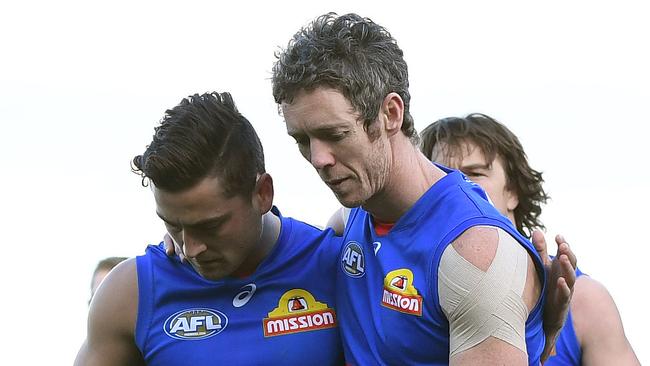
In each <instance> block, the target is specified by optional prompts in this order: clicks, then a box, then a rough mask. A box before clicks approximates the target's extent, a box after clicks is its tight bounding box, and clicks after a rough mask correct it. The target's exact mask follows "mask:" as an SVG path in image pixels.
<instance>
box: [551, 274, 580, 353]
mask: <svg viewBox="0 0 650 366" xmlns="http://www.w3.org/2000/svg"><path fill="white" fill-rule="evenodd" d="M582 275H584V273H582V272H581V271H580V269H578V268H576V278H577V277H580V276H582ZM551 354H552V356H551V357H549V358H548V360H546V362H545V363H544V365H548V366H580V365H581V364H582V349H581V348H580V342H579V341H578V336H576V331H575V329H574V328H573V316H572V315H571V310H569V315H568V316H567V318H566V322H565V323H564V326H563V327H562V330H561V331H560V335H559V336H558V337H557V341H555V350H554V352H552V353H551Z"/></svg>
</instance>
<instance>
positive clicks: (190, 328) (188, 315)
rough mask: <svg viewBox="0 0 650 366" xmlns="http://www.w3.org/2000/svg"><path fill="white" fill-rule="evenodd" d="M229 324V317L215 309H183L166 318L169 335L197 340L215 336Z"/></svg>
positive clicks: (166, 329) (165, 328)
mask: <svg viewBox="0 0 650 366" xmlns="http://www.w3.org/2000/svg"><path fill="white" fill-rule="evenodd" d="M227 325H228V317H227V316H226V315H225V314H224V313H222V312H220V311H218V310H214V309H186V310H181V311H179V312H177V313H175V314H173V315H172V316H170V317H169V318H167V320H165V325H164V326H163V327H164V330H165V333H167V335H168V336H170V337H172V338H175V339H182V340H197V339H205V338H209V337H212V336H215V335H217V334H219V333H221V332H223V330H224V329H226V326H227Z"/></svg>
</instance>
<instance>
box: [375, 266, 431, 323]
mask: <svg viewBox="0 0 650 366" xmlns="http://www.w3.org/2000/svg"><path fill="white" fill-rule="evenodd" d="M381 304H382V305H383V306H385V307H387V308H389V309H393V310H397V311H400V312H402V313H406V314H413V315H417V316H422V296H420V295H418V290H417V289H416V288H415V286H413V272H411V270H410V269H406V268H402V269H396V270H394V271H390V272H388V274H387V275H386V277H385V278H384V293H383V296H382V299H381Z"/></svg>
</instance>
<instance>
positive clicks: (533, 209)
mask: <svg viewBox="0 0 650 366" xmlns="http://www.w3.org/2000/svg"><path fill="white" fill-rule="evenodd" d="M420 137H421V149H422V152H423V153H424V155H426V156H427V157H429V158H430V159H431V160H432V161H435V162H437V163H439V164H444V165H446V166H448V167H451V168H454V169H458V170H460V171H461V172H463V173H464V174H465V175H466V176H467V177H468V178H469V179H471V180H472V181H474V182H475V183H477V184H478V185H480V186H481V187H482V188H483V189H484V190H485V192H486V193H487V195H488V196H489V197H490V198H491V200H492V203H493V204H494V206H495V207H496V208H497V209H498V210H499V211H500V212H501V213H502V214H503V215H504V216H506V217H507V218H508V219H510V221H512V222H513V223H515V225H516V226H517V230H519V232H520V233H521V234H522V235H524V236H527V237H531V236H532V239H533V242H534V243H536V244H537V243H541V244H542V245H543V246H545V243H544V235H543V234H542V233H541V231H539V230H537V229H540V228H544V225H542V223H541V221H540V220H539V215H540V214H541V213H542V207H541V206H542V204H544V203H546V200H547V199H548V195H547V194H546V192H545V191H544V188H543V187H542V183H543V182H544V179H543V178H542V173H541V172H539V171H537V170H535V169H533V168H531V167H530V165H529V164H528V158H527V157H526V153H525V152H524V149H523V147H522V146H521V143H520V142H519V139H518V138H517V136H516V135H515V134H514V133H512V132H511V131H510V130H509V129H508V128H507V127H506V126H504V125H502V124H501V123H499V122H497V121H496V120H494V119H493V118H491V117H489V116H487V115H485V114H480V113H473V114H470V115H468V116H467V117H465V118H458V117H449V118H443V119H441V120H438V121H436V122H434V123H432V124H430V125H429V126H428V127H427V128H425V129H424V130H423V131H422V133H421V134H420ZM576 275H577V277H578V278H577V280H576V283H575V293H574V295H573V298H572V300H571V308H570V311H569V315H568V317H567V321H566V323H565V325H564V327H563V328H562V331H561V332H560V335H559V338H558V340H557V342H556V348H555V352H554V355H552V356H551V357H550V358H549V359H548V361H547V362H546V363H545V365H575V366H579V365H614V364H616V365H638V364H639V361H638V360H637V358H636V355H635V354H634V351H633V350H632V347H631V346H630V344H629V342H628V341H627V338H626V337H625V332H624V330H623V324H622V323H621V317H620V315H619V313H618V310H617V309H616V305H615V304H614V300H613V299H612V297H611V296H610V295H609V292H608V291H607V289H606V288H605V287H604V286H603V285H601V284H600V283H598V282H597V281H595V280H593V279H592V278H591V277H589V276H586V275H583V274H582V272H581V271H580V270H577V271H576Z"/></svg>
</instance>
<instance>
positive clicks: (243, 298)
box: [232, 283, 257, 308]
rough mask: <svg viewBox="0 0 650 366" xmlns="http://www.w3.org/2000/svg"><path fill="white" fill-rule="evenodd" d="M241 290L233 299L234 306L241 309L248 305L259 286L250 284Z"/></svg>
mask: <svg viewBox="0 0 650 366" xmlns="http://www.w3.org/2000/svg"><path fill="white" fill-rule="evenodd" d="M240 290H241V291H240V292H239V293H238V294H237V295H235V297H234V298H233V299H232V306H234V307H236V308H240V307H242V306H244V305H246V304H247V303H248V301H249V300H250V299H251V297H253V294H254V293H255V290H257V286H255V284H254V283H249V284H248V285H246V286H244V287H242V288H241V289H240Z"/></svg>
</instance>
